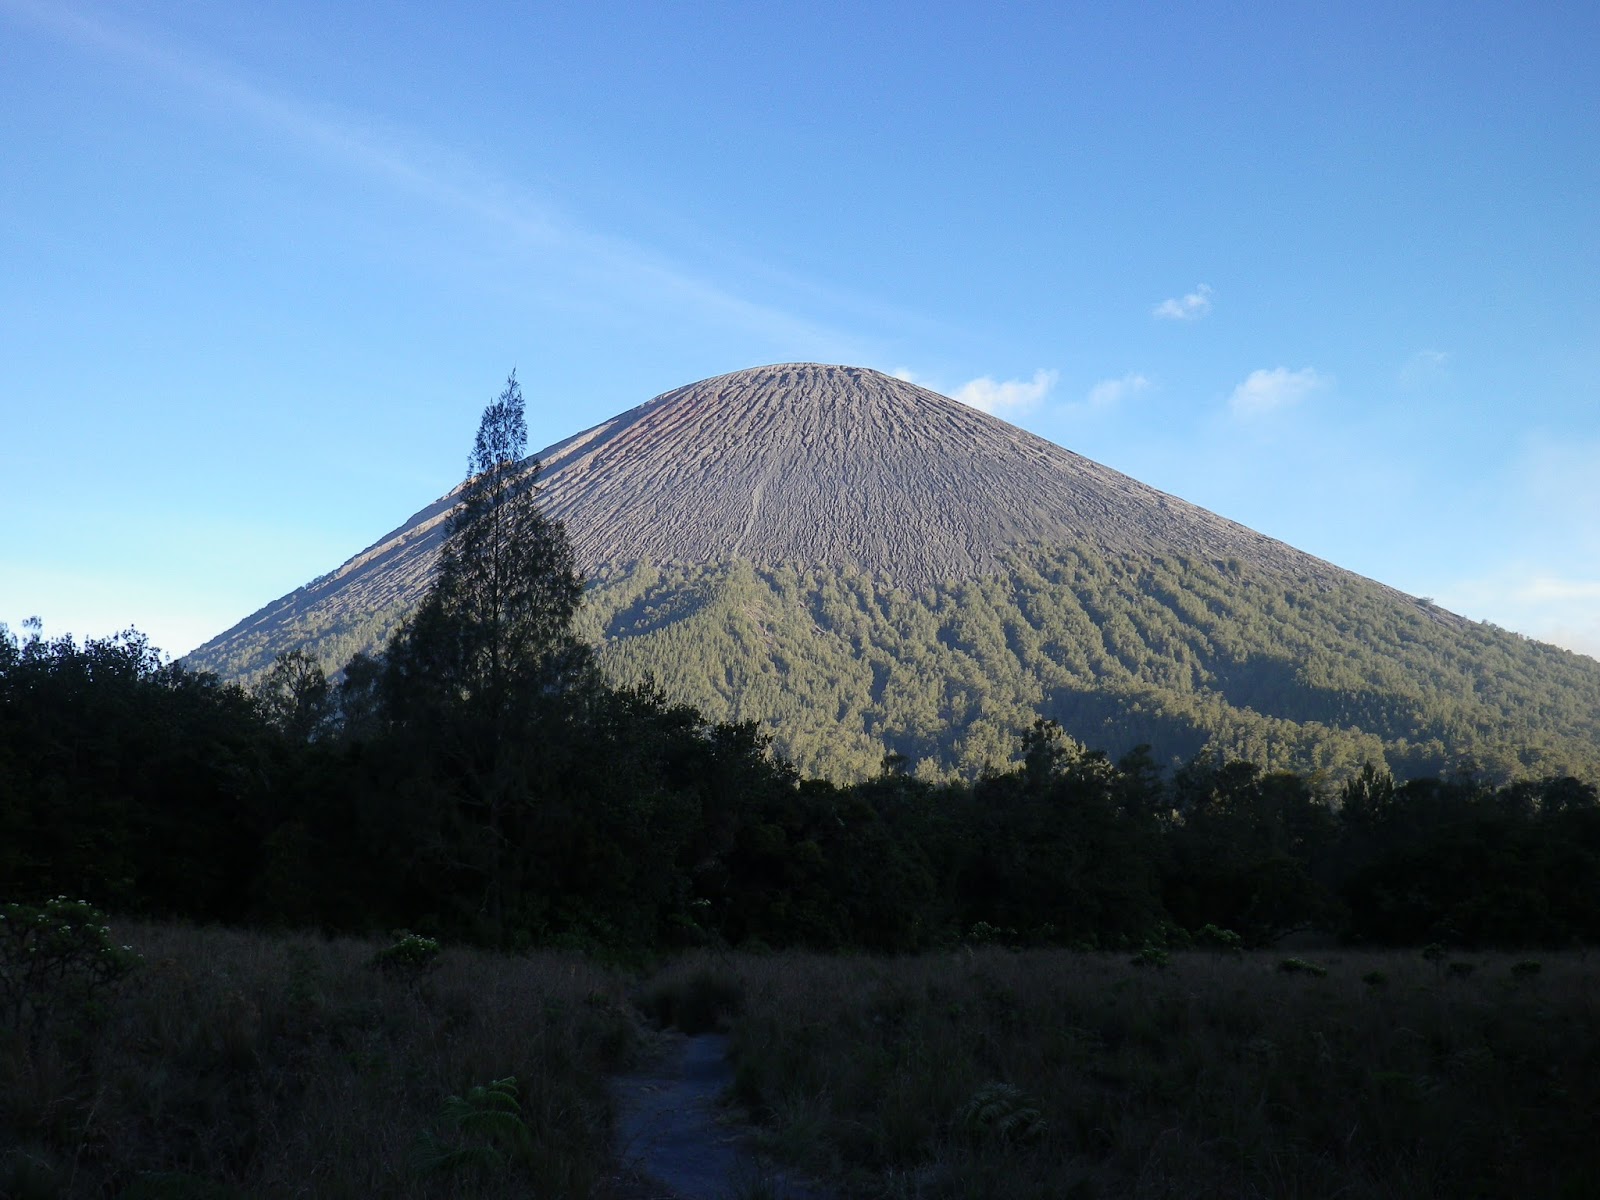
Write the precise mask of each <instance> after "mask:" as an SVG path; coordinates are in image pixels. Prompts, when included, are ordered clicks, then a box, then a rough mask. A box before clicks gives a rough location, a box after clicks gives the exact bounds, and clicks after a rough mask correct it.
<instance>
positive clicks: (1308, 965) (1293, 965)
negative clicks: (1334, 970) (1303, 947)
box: [1278, 958, 1328, 979]
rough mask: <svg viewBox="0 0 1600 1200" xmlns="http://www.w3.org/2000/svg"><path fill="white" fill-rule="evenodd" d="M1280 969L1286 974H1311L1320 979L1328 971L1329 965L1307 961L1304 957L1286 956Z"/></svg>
mask: <svg viewBox="0 0 1600 1200" xmlns="http://www.w3.org/2000/svg"><path fill="white" fill-rule="evenodd" d="M1278 970H1279V971H1280V972H1281V973H1282V974H1284V975H1311V976H1314V977H1316V978H1318V979H1321V978H1322V977H1323V976H1324V975H1326V974H1327V973H1328V968H1327V967H1323V966H1318V965H1317V964H1316V963H1314V962H1307V961H1306V960H1305V959H1303V958H1286V959H1284V960H1283V961H1282V962H1280V963H1279V964H1278Z"/></svg>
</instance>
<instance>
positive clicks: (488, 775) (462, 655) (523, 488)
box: [382, 372, 594, 924]
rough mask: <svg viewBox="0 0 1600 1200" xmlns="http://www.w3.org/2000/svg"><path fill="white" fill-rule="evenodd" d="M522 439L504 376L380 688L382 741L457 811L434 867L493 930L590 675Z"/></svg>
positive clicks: (558, 529) (573, 587)
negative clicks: (447, 793)
mask: <svg viewBox="0 0 1600 1200" xmlns="http://www.w3.org/2000/svg"><path fill="white" fill-rule="evenodd" d="M527 438H528V432H527V422H526V419H525V417H524V413H523V399H522V389H521V387H520V386H519V385H518V383H517V378H516V374H515V372H513V373H512V375H511V376H510V377H509V378H508V379H507V380H506V386H505V390H504V391H502V392H501V393H500V395H499V396H498V397H496V398H495V399H494V400H493V401H492V402H491V403H490V404H489V406H488V407H487V408H485V409H484V412H483V418H482V420H481V422H480V423H479V426H478V434H477V438H476V439H475V441H474V443H473V447H472V454H471V457H470V459H469V462H468V470H467V479H466V482H464V483H463V484H462V485H461V487H460V489H459V490H458V492H457V503H456V507H455V509H454V510H453V511H452V513H451V515H450V518H449V524H448V526H447V528H446V532H445V537H444V543H443V546H442V547H441V549H440V554H439V565H438V573H437V576H436V578H435V580H434V584H433V588H432V590H431V591H430V592H429V594H428V597H427V599H426V600H425V601H424V602H423V604H422V606H421V607H420V609H419V610H418V612H417V614H416V616H415V617H414V618H413V619H412V621H411V622H410V623H409V624H408V625H407V627H406V628H405V629H404V630H403V631H402V632H401V633H400V634H399V635H398V636H397V637H396V638H395V639H394V641H393V642H392V643H391V645H390V647H389V650H388V652H387V655H386V662H385V668H384V679H383V685H382V693H383V703H384V707H385V709H386V711H387V715H388V716H389V719H390V722H391V725H392V727H393V728H394V729H395V731H396V732H397V733H399V734H400V735H401V736H402V738H404V739H406V740H407V741H409V742H411V743H412V744H413V745H414V746H415V747H416V748H417V749H419V750H425V754H424V758H425V759H426V760H428V761H431V762H432V763H434V764H436V765H437V766H438V767H440V768H442V769H443V770H444V771H445V772H446V774H447V777H448V778H447V781H446V782H447V783H448V785H449V786H450V788H451V790H452V791H453V792H454V794H455V795H456V797H457V799H458V809H459V811H458V813H457V814H456V815H457V817H458V818H459V821H458V823H457V825H456V827H455V829H454V831H453V833H447V837H448V838H449V840H450V841H452V842H455V843H456V844H455V845H453V846H447V847H446V850H447V856H448V857H450V858H451V859H452V860H453V861H454V865H456V866H458V867H463V868H466V869H468V870H471V871H472V872H474V873H476V874H479V875H481V876H482V878H483V881H484V883H485V891H484V907H485V915H487V916H488V917H489V918H490V919H491V921H493V922H494V923H496V924H499V923H500V922H501V920H502V916H503V910H504V906H505V903H506V900H507V893H508V892H515V891H517V890H518V886H517V884H516V882H515V879H514V877H515V875H516V869H517V867H516V860H517V858H518V856H517V854H516V848H517V845H518V843H519V842H520V841H521V840H522V838H523V837H525V836H526V835H527V832H528V831H527V828H526V827H527V824H528V820H527V818H528V816H529V811H530V809H531V808H532V807H533V803H534V800H535V798H536V795H537V793H538V792H539V790H540V777H541V774H542V773H543V772H546V771H548V769H549V767H550V759H551V753H552V749H553V748H554V747H557V746H560V745H561V744H563V743H564V742H565V741H567V740H569V739H566V738H565V737H564V736H563V733H562V729H563V727H564V726H566V725H568V724H570V723H571V721H572V719H573V717H574V715H575V706H576V704H577V703H578V695H577V694H578V693H579V692H580V691H581V690H582V688H583V687H584V685H586V684H587V683H589V682H591V681H592V679H593V675H594V672H593V664H592V654H591V651H590V649H589V647H588V646H586V645H585V644H584V643H582V642H581V641H579V640H578V638H577V637H576V636H575V635H574V633H573V629H572V622H573V618H574V616H575V615H576V613H577V610H578V605H579V604H580V602H581V600H582V596H583V580H582V577H581V576H580V575H579V573H578V570H577V565H576V559H575V557H574V554H573V550H572V546H571V543H570V542H569V541H568V540H567V535H566V529H565V527H564V526H563V525H562V524H561V523H560V522H559V521H556V520H552V519H551V518H550V517H549V516H547V515H546V514H545V513H544V511H543V510H542V508H541V507H540V504H539V491H538V487H537V482H536V481H537V478H538V472H539V463H538V462H537V460H525V459H524V455H525V452H526V448H527Z"/></svg>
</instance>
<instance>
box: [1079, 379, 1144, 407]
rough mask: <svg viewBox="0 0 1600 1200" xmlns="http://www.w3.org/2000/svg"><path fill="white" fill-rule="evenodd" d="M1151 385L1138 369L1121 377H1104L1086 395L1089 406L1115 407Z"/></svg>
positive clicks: (1086, 403)
mask: <svg viewBox="0 0 1600 1200" xmlns="http://www.w3.org/2000/svg"><path fill="white" fill-rule="evenodd" d="M1149 387H1150V380H1149V379H1148V378H1147V377H1146V376H1144V375H1141V374H1139V373H1138V372H1137V371H1130V372H1129V373H1128V374H1126V375H1124V376H1123V377H1122V378H1121V379H1102V380H1101V381H1100V382H1099V383H1097V384H1095V385H1094V386H1093V387H1092V388H1090V389H1089V394H1088V395H1087V396H1086V397H1084V406H1085V407H1087V408H1115V407H1116V406H1117V405H1119V404H1121V403H1122V402H1123V401H1124V400H1126V399H1127V398H1128V397H1129V396H1136V395H1138V394H1139V393H1140V392H1142V391H1145V390H1147V389H1148V388H1149Z"/></svg>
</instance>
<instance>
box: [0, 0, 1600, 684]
mask: <svg viewBox="0 0 1600 1200" xmlns="http://www.w3.org/2000/svg"><path fill="white" fill-rule="evenodd" d="M1597 53H1600V7H1597V6H1595V5H1593V4H1592V3H1585V4H1570V5H1561V4H1532V5H1523V6H1512V5H1505V4H1495V5H1479V4H1471V3H1452V4H1438V5H1426V6H1425V5H1399V6H1380V5H1371V4H1363V5H1348V4H1325V5H1318V6H1310V5H1277V6H1245V5H1223V4H1205V5H1201V4H1192V5H1190V4H1170V3H1169V4H1149V5H1134V4H1123V5H1117V6H1114V7H1113V6H1099V7H1091V6H1064V5H1046V4H1039V5H1033V4H1019V5H1008V6H1004V7H1000V6H992V5H965V6H953V7H943V8H942V7H939V6H929V5H926V4H877V5H844V4H837V5H830V4H822V3H807V4H803V5H802V4H788V3H769V4H762V5H748V4H746V5H731V4H727V5H724V4H711V3H699V4H694V5H680V4H666V3H652V4H632V5H628V4H607V3H591V4H585V5H573V4H560V5H555V4H532V3H516V4H512V3H506V4H474V3H463V4H457V5H448V6H447V5H437V4H405V3H396V2H386V3H383V4H377V3H371V4H368V3H354V2H352V3H345V4H327V3H317V4H312V3H298V2H294V0H285V2H282V3H275V4H272V5H223V4H200V3H194V2H179V0H128V2H125V3H114V4H113V3H101V4H89V3H77V2H75V0H0V430H3V431H4V432H3V434H0V509H3V511H4V513H5V517H6V520H5V524H4V533H3V534H0V620H3V621H7V622H9V623H10V624H11V625H12V627H13V628H15V627H16V626H17V624H18V623H19V622H20V621H21V620H22V619H23V618H24V617H27V616H29V615H32V614H37V615H39V616H41V617H43V618H44V620H45V626H46V630H47V632H50V633H64V632H74V633H79V634H99V633H105V632H109V631H111V630H114V629H117V628H122V627H125V626H127V625H130V624H131V625H136V626H137V627H139V628H140V629H143V630H145V631H146V632H147V633H149V634H150V635H151V637H152V638H153V640H154V641H155V642H156V643H157V644H158V645H160V646H162V647H164V648H165V649H167V650H169V651H171V652H173V653H175V654H181V653H183V652H186V651H188V650H189V649H191V648H193V647H194V646H195V645H197V644H198V643H200V642H201V641H203V640H205V639H206V638H208V637H210V636H211V635H213V634H215V633H218V632H220V631H221V630H222V629H224V628H226V627H227V626H229V625H231V624H232V623H233V622H234V621H236V620H238V619H239V618H241V617H243V616H244V615H246V614H247V613H249V612H251V611H253V610H254V609H256V608H258V607H259V606H260V605H262V604H264V603H266V602H267V601H269V600H271V599H273V598H275V597H277V596H278V595H281V594H282V593H284V592H287V591H289V590H291V589H293V588H294V587H296V586H298V585H299V584H301V583H304V582H306V581H307V580H309V579H311V578H312V577H314V576H316V575H319V574H321V573H323V572H324V571H327V570H329V569H331V568H333V567H335V566H337V565H338V564H339V563H340V562H342V561H343V560H344V559H345V558H347V557H348V556H349V555H351V554H352V553H354V552H356V551H358V550H360V549H361V548H363V547H364V546H366V545H368V544H369V543H371V542H372V541H374V540H375V539H376V538H378V537H379V536H380V535H382V534H383V533H385V532H386V531H388V530H389V529H391V528H393V527H394V526H395V525H397V524H399V523H400V522H401V521H402V520H403V519H404V518H405V517H406V516H408V515H409V514H410V513H411V512H413V511H415V510H416V509H418V508H420V507H422V506H423V505H424V504H426V503H427V502H429V501H430V500H432V499H433V498H434V497H435V496H437V495H439V494H440V493H442V492H443V491H444V490H446V489H447V488H448V487H450V486H452V485H453V484H454V483H456V482H458V481H459V478H460V476H461V473H462V471H463V470H464V467H465V462H466V453H467V449H468V447H469V445H470V441H471V437H472V433H473V430H474V429H475V427H476V423H477V418H478V414H479V413H480V411H481V410H482V407H483V405H484V403H485V402H486V401H487V400H488V399H490V398H491V397H492V396H493V395H494V393H495V392H496V391H497V390H498V388H499V385H500V383H501V381H502V380H503V379H504V377H505V374H506V372H507V370H509V369H510V368H511V367H513V366H515V367H516V369H517V371H518V374H519V378H521V380H522V381H523V384H524V388H525V391H526V393H527V395H528V399H529V426H530V436H531V440H532V441H533V443H534V444H535V445H544V444H546V443H549V442H552V441H555V440H557V439H559V438H561V437H563V436H565V435H566V434H568V433H571V432H574V431H575V430H577V429H580V428H582V427H585V426H587V425H591V424H593V423H595V422H597V421H599V420H602V419H604V418H605V417H607V416H610V415H611V414H613V413H615V412H617V411H620V410H622V409H625V408H628V407H631V406H633V405H634V404H637V403H640V402H642V401H643V400H645V399H648V398H649V397H650V396H652V395H654V394H656V393H658V392H660V391H663V390H666V389H667V388H670V387H674V386H677V385H679V384H682V383H686V382H689V381H691V380H694V379H699V378H703V377H705V376H708V375H715V374H721V373H723V372H726V371H731V370H737V369H739V368H742V367H747V366H754V365H757V364H761V363H768V362H783V361H793V360H812V359H815V360H822V361H831V362H850V363H857V364H861V365H866V366H872V367H877V368H879V369H881V370H885V371H893V372H898V373H900V374H902V375H904V376H907V377H909V378H913V379H915V380H917V381H918V382H921V383H925V384H927V385H929V386H932V387H935V388H937V389H938V390H941V391H944V392H946V393H948V394H953V395H957V396H960V397H961V398H963V399H967V400H968V401H970V402H974V403H979V404H981V405H983V406H985V407H988V408H990V409H991V410H992V411H994V412H996V413H998V414H999V415H1001V416H1003V417H1006V418H1007V419H1009V420H1012V421H1015V422H1016V423H1018V424H1020V425H1022V426H1024V427H1026V428H1028V429H1031V430H1033V431H1035V432H1037V433H1040V434H1042V435H1044V436H1046V437H1049V438H1051V439H1052V440H1054V441H1057V442H1059V443H1061V444H1062V445H1065V446H1067V447H1069V448H1071V449H1073V450H1076V451H1078V452H1080V453H1083V454H1086V455H1088V456H1090V457H1092V458H1095V459H1097V460H1099V461H1101V462H1104V463H1106V464H1108V465H1110V466H1113V467H1115V468H1117V469H1119V470H1122V471H1125V472H1127V473H1129V474H1131V475H1134V476H1136V477H1138V478H1140V479H1142V480H1144V481H1145V482H1147V483H1150V484H1152V485H1154V486H1156V487H1160V488H1163V489H1165V490H1167V491H1169V492H1173V493H1176V494H1177V495H1180V496H1183V497H1184V498H1186V499H1189V500H1192V501H1194V502H1196V503H1199V504H1202V505H1204V506H1206V507H1208V508H1211V509H1213V510H1215V511H1217V512H1219V513H1222V514H1223V515H1225V516H1228V517H1231V518H1233V519H1235V520H1239V521H1242V522H1244V523H1246V524H1248V525H1251V526H1253V527H1255V528H1257V529H1260V530H1262V531H1263V532H1266V533H1269V534H1271V535H1273V536H1275V537H1279V538H1282V539H1284V540H1286V541H1288V542H1291V543H1293V544H1295V545H1297V546H1299V547H1301V548H1302V549H1305V550H1308V551H1310V552H1311V553H1314V554H1318V555H1321V556H1322V557H1324V558H1327V559H1330V560H1332V561H1334V562H1337V563H1339V564H1340V565H1342V566H1345V567H1348V568H1350V569H1353V570H1356V571H1359V572H1361V573H1363V574H1366V575H1369V576H1372V577H1374V578H1377V579H1380V580H1383V581H1384V582H1386V583H1390V584H1393V585H1394V586H1396V587H1399V588H1402V589H1404V590H1406V591H1408V592H1412V593H1415V594H1419V595H1428V596H1432V597H1434V598H1435V599H1437V600H1438V601H1439V602H1440V603H1441V604H1443V605H1445V606H1446V607H1449V608H1453V609H1456V610H1457V611H1460V612H1463V613H1465V614H1466V615H1468V616H1471V617H1474V618H1477V619H1482V620H1492V621H1494V622H1496V623H1497V624H1500V625H1504V626H1506V627H1508V628H1512V629H1516V630H1519V631H1521V632H1524V633H1527V634H1529V635H1532V636H1537V637H1540V638H1544V639H1547V640H1553V641H1556V642H1558V643H1560V644H1563V645H1567V646H1569V647H1572V648H1575V649H1581V650H1584V651H1586V652H1588V653H1591V654H1596V655H1600V520H1597V517H1596V514H1597V513H1600V286H1597V281H1600V154H1597V153H1596V147H1600V73H1597V72H1595V70H1594V68H1593V62H1594V60H1595V57H1596V54H1597Z"/></svg>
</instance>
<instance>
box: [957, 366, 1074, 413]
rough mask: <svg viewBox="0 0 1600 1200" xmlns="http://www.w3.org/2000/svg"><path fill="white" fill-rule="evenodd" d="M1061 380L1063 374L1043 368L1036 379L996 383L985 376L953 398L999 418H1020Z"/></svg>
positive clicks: (958, 392) (960, 389) (972, 381)
mask: <svg viewBox="0 0 1600 1200" xmlns="http://www.w3.org/2000/svg"><path fill="white" fill-rule="evenodd" d="M1059 378H1061V372H1059V371H1047V370H1045V369H1044V368H1042V367H1041V368H1040V369H1039V370H1037V371H1035V372H1034V373H1033V378H1032V379H1006V380H1000V381H996V380H993V379H990V378H989V377H988V376H987V375H985V376H984V377H983V378H981V379H974V380H971V381H970V382H968V383H964V384H962V385H961V386H960V387H958V388H957V389H956V390H955V391H954V392H952V393H951V395H952V397H953V398H954V399H956V400H959V401H961V403H963V404H970V405H971V406H972V407H973V408H976V409H981V410H982V411H983V412H986V413H993V414H994V415H995V416H1005V415H1006V414H1008V413H1009V414H1012V415H1016V416H1020V415H1021V414H1022V413H1025V412H1031V411H1032V410H1033V409H1035V408H1037V407H1038V406H1039V402H1040V401H1042V400H1043V399H1044V398H1045V397H1046V396H1047V395H1049V394H1050V389H1051V388H1053V387H1055V385H1056V380H1058V379H1059Z"/></svg>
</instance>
